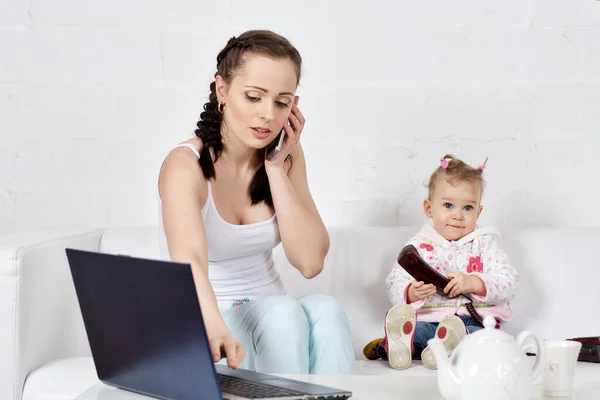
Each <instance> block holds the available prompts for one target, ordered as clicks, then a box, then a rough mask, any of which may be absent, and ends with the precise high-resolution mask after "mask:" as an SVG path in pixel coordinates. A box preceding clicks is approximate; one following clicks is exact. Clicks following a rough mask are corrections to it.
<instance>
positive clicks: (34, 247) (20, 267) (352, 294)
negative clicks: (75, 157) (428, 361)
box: [0, 227, 600, 400]
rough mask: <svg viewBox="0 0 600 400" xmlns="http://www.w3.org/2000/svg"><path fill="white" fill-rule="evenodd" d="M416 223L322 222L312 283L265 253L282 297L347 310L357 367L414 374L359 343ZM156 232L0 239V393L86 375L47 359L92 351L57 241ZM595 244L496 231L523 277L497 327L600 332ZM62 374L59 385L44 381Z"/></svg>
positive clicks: (375, 320)
mask: <svg viewBox="0 0 600 400" xmlns="http://www.w3.org/2000/svg"><path fill="white" fill-rule="evenodd" d="M418 229H419V227H341V228H330V229H329V233H330V237H331V249H330V251H329V254H328V255H327V258H326V259H325V269H324V271H323V272H322V273H321V274H320V275H319V276H317V277H316V278H314V279H311V280H306V279H304V278H303V277H302V276H301V275H300V273H299V272H298V271H297V270H296V269H294V268H292V267H291V266H290V265H289V263H288V262H287V260H286V258H285V253H284V252H283V249H282V247H281V245H279V246H278V247H277V248H276V249H275V251H274V252H273V258H274V261H275V265H276V267H277V269H279V270H280V272H281V279H282V281H283V283H284V285H285V286H286V288H287V289H288V292H289V294H290V295H293V296H300V295H302V294H306V293H327V294H331V295H332V296H334V297H335V298H336V299H337V300H338V301H339V302H340V304H341V305H342V307H343V308H344V309H345V310H346V312H347V313H348V316H349V320H350V326H351V329H352V332H353V344H354V350H355V354H356V357H357V360H358V361H360V364H359V368H358V370H357V371H358V373H360V374H365V373H372V374H384V373H385V374H387V373H390V374H391V373H394V374H410V373H413V372H415V369H412V368H411V369H410V370H409V371H410V372H409V371H391V370H390V369H389V368H387V366H386V365H385V363H381V362H369V361H364V358H363V356H362V348H363V346H364V345H365V344H366V343H367V342H368V341H370V340H372V339H374V338H377V337H381V336H382V334H383V316H384V314H385V312H386V310H387V309H388V308H389V307H390V305H391V303H390V301H389V299H388V296H387V293H386V290H385V278H386V276H387V274H388V273H389V270H390V265H393V262H394V260H395V259H396V257H397V255H398V253H399V251H400V249H401V247H402V245H403V244H404V243H406V242H407V241H408V240H409V239H410V238H411V237H412V236H413V235H414V234H415V233H416V232H417V231H418ZM158 235H159V229H157V228H129V229H128V228H122V229H109V230H106V231H104V232H102V231H99V232H83V233H81V232H79V233H78V232H75V233H73V232H63V231H58V232H46V233H40V232H34V233H31V234H22V235H9V236H0V318H1V322H0V354H2V357H0V399H3V400H4V399H6V400H17V399H21V397H20V391H21V388H22V387H23V386H22V385H23V383H24V381H25V377H27V376H28V374H31V373H32V372H33V371H36V373H35V374H31V375H29V378H28V380H27V382H26V383H25V392H26V393H27V394H28V396H29V397H27V399H42V398H43V399H72V396H71V394H72V393H73V392H74V390H77V388H79V387H81V385H82V384H84V383H85V382H88V381H87V379H90V375H88V374H87V373H86V371H89V368H93V364H92V361H91V359H87V360H88V361H87V363H88V364H87V365H88V367H85V368H84V367H82V366H81V365H80V364H77V365H78V366H73V367H72V369H68V371H70V372H65V371H67V370H66V369H64V368H58V364H48V363H50V362H53V361H56V360H58V359H63V358H66V359H72V357H81V356H86V355H87V356H89V355H90V352H89V347H88V346H87V339H86V335H85V331H84V329H83V325H82V321H81V317H80V314H79V307H78V305H77V301H76V297H75V293H74V290H73V286H72V281H71V279H70V276H69V272H68V265H67V260H66V257H65V253H64V249H65V247H74V248H81V249H88V250H101V251H104V252H108V253H113V254H114V253H121V254H129V255H132V256H138V257H149V258H159V257H160V251H159V248H158V245H157V243H158ZM598 243H600V227H596V228H562V229H559V228H542V227H540V228H531V227H529V228H521V229H517V230H512V231H508V230H504V231H503V247H504V249H505V250H506V252H507V253H508V255H509V256H510V259H511V262H512V265H514V267H515V268H516V269H517V271H518V272H519V274H520V276H521V280H520V283H519V287H518V289H517V293H516V295H515V299H514V301H513V302H512V308H513V310H514V313H515V314H514V318H513V320H512V321H511V322H507V323H505V324H503V329H504V330H506V331H507V332H509V333H510V334H513V335H514V334H516V333H519V332H521V331H522V330H524V329H532V330H534V331H535V332H537V333H539V334H540V335H542V336H543V337H544V338H547V339H562V338H568V337H574V336H594V335H598V334H600V319H599V318H598V317H597V316H596V314H595V312H594V311H595V310H598V309H600V294H598V291H597V286H598V282H599V281H600V264H599V262H598V258H597V246H598ZM590 310H592V311H591V312H590ZM72 360H73V359H72ZM65 362H68V361H65ZM81 362H84V361H81ZM416 365H418V364H416ZM63 373H65V374H66V378H64V379H61V380H60V382H61V383H60V384H56V385H51V384H50V383H51V382H52V381H53V380H59V379H60V378H61V376H62V374H63ZM395 376H397V375H395ZM44 382H46V384H43V383H44ZM36 396H37V397H36Z"/></svg>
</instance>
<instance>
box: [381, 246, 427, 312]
mask: <svg viewBox="0 0 600 400" xmlns="http://www.w3.org/2000/svg"><path fill="white" fill-rule="evenodd" d="M419 243H420V241H419V239H418V237H417V236H414V237H413V238H411V239H410V240H409V241H408V243H406V245H409V244H412V245H413V246H415V248H416V249H417V250H419ZM412 282H414V279H413V277H412V276H410V274H409V273H408V272H406V270H405V269H404V268H402V267H401V266H400V265H399V264H398V262H397V261H396V262H394V266H393V267H392V270H391V271H390V273H389V274H388V276H387V278H386V279H385V288H386V290H387V293H388V297H389V299H390V301H391V302H392V304H393V305H396V304H408V299H407V295H408V287H409V286H410V284H411V283H412ZM424 303H425V301H424V300H420V301H416V302H414V303H411V304H410V305H411V306H412V307H413V308H414V309H415V310H418V309H419V308H421V306H422V305H423V304H424Z"/></svg>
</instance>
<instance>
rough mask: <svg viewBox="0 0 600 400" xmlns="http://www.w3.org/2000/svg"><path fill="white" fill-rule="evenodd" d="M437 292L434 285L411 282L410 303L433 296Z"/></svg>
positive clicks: (409, 290)
mask: <svg viewBox="0 0 600 400" xmlns="http://www.w3.org/2000/svg"><path fill="white" fill-rule="evenodd" d="M435 293H436V288H435V286H434V285H432V284H431V283H430V284H427V285H426V284H425V283H424V282H416V281H414V282H413V283H411V284H410V286H409V287H408V295H407V300H408V303H409V304H410V303H414V302H415V301H419V300H423V299H426V298H427V297H429V296H433V295H434V294H435Z"/></svg>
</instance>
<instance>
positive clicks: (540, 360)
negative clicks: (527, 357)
mask: <svg viewBox="0 0 600 400" xmlns="http://www.w3.org/2000/svg"><path fill="white" fill-rule="evenodd" d="M528 339H532V340H533V341H534V342H535V346H536V347H537V352H536V360H535V363H534V364H533V368H532V369H533V379H536V378H537V377H538V375H539V374H540V372H542V371H541V370H542V365H544V359H545V357H546V345H545V343H544V340H543V339H542V338H541V337H540V336H539V335H538V334H537V333H535V332H532V331H524V332H521V333H520V334H519V336H518V337H517V343H518V344H519V347H521V348H522V349H523V350H525V342H526V341H527V340H528Z"/></svg>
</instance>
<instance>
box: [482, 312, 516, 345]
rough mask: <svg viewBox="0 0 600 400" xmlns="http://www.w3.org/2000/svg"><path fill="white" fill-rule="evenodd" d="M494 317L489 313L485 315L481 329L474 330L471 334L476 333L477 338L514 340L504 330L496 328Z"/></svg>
mask: <svg viewBox="0 0 600 400" xmlns="http://www.w3.org/2000/svg"><path fill="white" fill-rule="evenodd" d="M496 324H497V321H496V318H494V317H492V316H491V315H488V316H486V317H485V318H484V319H483V329H480V330H479V331H477V332H474V333H473V334H472V336H475V335H477V337H478V338H481V339H488V338H489V339H493V340H495V341H499V340H502V341H504V340H510V339H512V340H514V338H513V337H512V336H511V335H509V334H508V333H506V332H503V331H501V330H500V329H496Z"/></svg>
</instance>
